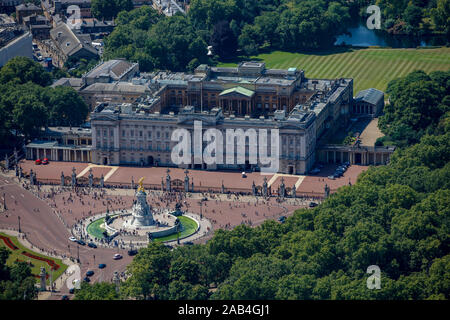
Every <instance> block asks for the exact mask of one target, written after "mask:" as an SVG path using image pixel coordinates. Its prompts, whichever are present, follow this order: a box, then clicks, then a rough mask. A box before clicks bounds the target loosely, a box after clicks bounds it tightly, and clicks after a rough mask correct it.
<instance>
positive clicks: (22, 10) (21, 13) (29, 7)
mask: <svg viewBox="0 0 450 320" xmlns="http://www.w3.org/2000/svg"><path fill="white" fill-rule="evenodd" d="M41 14H42V8H41V7H38V6H36V5H35V4H33V3H24V4H20V5H18V6H17V7H16V19H17V22H18V23H20V24H22V23H23V19H24V18H25V17H28V16H32V15H41Z"/></svg>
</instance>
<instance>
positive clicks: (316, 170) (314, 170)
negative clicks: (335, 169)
mask: <svg viewBox="0 0 450 320" xmlns="http://www.w3.org/2000/svg"><path fill="white" fill-rule="evenodd" d="M319 172H320V169H319V168H314V169H312V170H311V174H316V173H319Z"/></svg>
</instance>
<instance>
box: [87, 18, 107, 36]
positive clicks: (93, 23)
mask: <svg viewBox="0 0 450 320" xmlns="http://www.w3.org/2000/svg"><path fill="white" fill-rule="evenodd" d="M114 27H115V24H114V22H113V21H101V20H98V19H95V18H83V19H81V25H80V27H79V31H80V32H81V33H89V34H93V35H96V36H98V37H103V36H105V35H108V34H110V33H111V32H112V31H113V30H114Z"/></svg>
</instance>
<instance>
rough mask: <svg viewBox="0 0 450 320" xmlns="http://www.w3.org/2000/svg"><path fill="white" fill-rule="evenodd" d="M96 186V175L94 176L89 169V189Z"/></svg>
mask: <svg viewBox="0 0 450 320" xmlns="http://www.w3.org/2000/svg"><path fill="white" fill-rule="evenodd" d="M93 184H94V175H93V174H92V168H90V169H89V188H92V186H93Z"/></svg>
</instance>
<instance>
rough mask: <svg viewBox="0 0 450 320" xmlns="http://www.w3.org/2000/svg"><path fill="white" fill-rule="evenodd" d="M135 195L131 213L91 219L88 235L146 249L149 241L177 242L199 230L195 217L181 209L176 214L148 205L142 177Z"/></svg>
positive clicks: (121, 212)
mask: <svg viewBox="0 0 450 320" xmlns="http://www.w3.org/2000/svg"><path fill="white" fill-rule="evenodd" d="M135 196H136V199H135V200H134V201H133V206H132V208H131V209H130V210H121V211H117V212H113V213H110V212H109V210H107V212H106V213H104V214H100V215H97V216H94V217H92V218H91V219H89V220H90V223H88V224H87V225H86V227H85V234H86V235H88V236H89V237H90V238H91V240H93V241H94V242H96V243H98V244H100V245H102V244H110V243H111V242H113V243H114V245H119V244H121V245H122V246H126V247H130V248H132V247H142V246H146V245H147V244H148V243H149V242H150V241H155V242H169V241H174V240H177V241H178V240H181V239H184V238H187V237H190V236H192V235H193V234H195V233H197V232H198V231H199V229H200V223H199V222H198V221H197V219H196V216H195V215H191V214H185V213H183V212H181V210H180V206H177V207H176V209H175V211H170V210H167V209H165V210H161V209H159V210H155V209H153V208H152V207H151V206H150V205H149V204H148V203H147V193H146V192H145V190H144V187H143V179H142V178H141V180H140V181H139V187H138V189H137V191H136V194H135Z"/></svg>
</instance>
